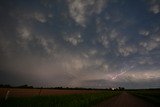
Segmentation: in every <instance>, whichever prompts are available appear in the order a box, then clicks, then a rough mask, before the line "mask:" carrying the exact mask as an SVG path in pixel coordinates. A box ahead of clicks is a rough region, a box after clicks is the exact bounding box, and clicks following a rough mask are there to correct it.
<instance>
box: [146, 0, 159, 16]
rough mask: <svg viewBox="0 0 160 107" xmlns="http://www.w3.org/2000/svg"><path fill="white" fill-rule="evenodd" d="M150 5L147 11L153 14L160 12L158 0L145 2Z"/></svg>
mask: <svg viewBox="0 0 160 107" xmlns="http://www.w3.org/2000/svg"><path fill="white" fill-rule="evenodd" d="M147 2H149V4H150V8H149V10H150V11H151V12H153V13H154V14H158V13H159V12H160V3H159V0H150V1H147Z"/></svg>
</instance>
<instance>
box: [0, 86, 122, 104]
mask: <svg viewBox="0 0 160 107" xmlns="http://www.w3.org/2000/svg"><path fill="white" fill-rule="evenodd" d="M7 90H10V94H9V97H8V99H7V100H6V101H5V100H4V97H5V94H6V93H7ZM119 93H120V92H116V91H98V90H55V89H7V88H4V89H1V91H0V95H1V106H2V107H17V106H18V107H28V106H29V107H48V106H53V107H88V106H91V105H94V104H96V103H99V102H101V101H103V100H106V99H108V98H110V97H112V96H115V95H118V94H119Z"/></svg>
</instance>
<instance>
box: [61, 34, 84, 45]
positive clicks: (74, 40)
mask: <svg viewBox="0 0 160 107" xmlns="http://www.w3.org/2000/svg"><path fill="white" fill-rule="evenodd" d="M64 40H65V41H67V42H69V43H71V44H72V45H74V46H77V45H78V44H79V43H82V42H83V39H82V36H81V34H80V33H73V34H71V35H68V36H65V37H64Z"/></svg>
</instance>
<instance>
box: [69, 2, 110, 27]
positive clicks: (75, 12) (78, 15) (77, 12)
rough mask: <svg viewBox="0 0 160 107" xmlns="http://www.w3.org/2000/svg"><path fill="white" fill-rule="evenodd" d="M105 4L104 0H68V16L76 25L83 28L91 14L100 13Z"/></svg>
mask: <svg viewBox="0 0 160 107" xmlns="http://www.w3.org/2000/svg"><path fill="white" fill-rule="evenodd" d="M106 2H107V1H106V0H98V1H97V0H68V7H69V13H70V16H71V18H73V20H74V21H75V22H76V23H78V24H79V25H81V26H83V27H84V26H86V22H87V21H88V19H89V17H90V16H92V14H100V13H101V12H102V10H103V8H104V7H105V6H106Z"/></svg>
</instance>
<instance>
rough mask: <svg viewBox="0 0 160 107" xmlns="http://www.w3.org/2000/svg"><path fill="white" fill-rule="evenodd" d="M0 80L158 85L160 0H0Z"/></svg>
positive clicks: (96, 85) (72, 84)
mask: <svg viewBox="0 0 160 107" xmlns="http://www.w3.org/2000/svg"><path fill="white" fill-rule="evenodd" d="M0 84H10V85H15V86H16V85H23V84H28V85H33V86H43V87H56V86H62V87H86V88H88V87H89V88H109V87H119V86H121V87H125V88H160V0H1V1H0Z"/></svg>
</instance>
